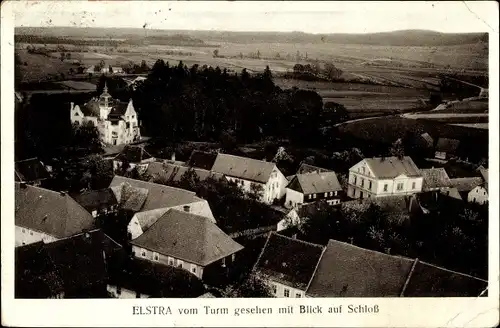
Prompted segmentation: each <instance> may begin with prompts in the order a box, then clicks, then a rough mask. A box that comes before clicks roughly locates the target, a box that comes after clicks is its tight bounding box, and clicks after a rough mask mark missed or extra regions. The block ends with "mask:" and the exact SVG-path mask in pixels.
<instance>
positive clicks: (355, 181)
mask: <svg viewBox="0 0 500 328" xmlns="http://www.w3.org/2000/svg"><path fill="white" fill-rule="evenodd" d="M356 180H357V179H356V176H354V184H356Z"/></svg>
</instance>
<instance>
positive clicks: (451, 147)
mask: <svg viewBox="0 0 500 328" xmlns="http://www.w3.org/2000/svg"><path fill="white" fill-rule="evenodd" d="M458 146H460V140H456V139H448V138H439V139H438V142H437V144H436V151H442V152H446V153H449V152H454V151H456V150H457V149H458Z"/></svg>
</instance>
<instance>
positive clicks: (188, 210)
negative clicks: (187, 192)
mask: <svg viewBox="0 0 500 328" xmlns="http://www.w3.org/2000/svg"><path fill="white" fill-rule="evenodd" d="M184 212H188V213H189V212H190V207H189V205H184Z"/></svg>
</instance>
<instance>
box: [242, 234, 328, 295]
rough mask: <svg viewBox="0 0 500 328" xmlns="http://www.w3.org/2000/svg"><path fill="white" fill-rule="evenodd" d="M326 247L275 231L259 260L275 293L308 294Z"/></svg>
mask: <svg viewBox="0 0 500 328" xmlns="http://www.w3.org/2000/svg"><path fill="white" fill-rule="evenodd" d="M323 250H324V247H323V246H321V245H316V244H312V243H308V242H305V241H302V240H298V239H293V238H289V237H285V236H282V235H280V234H277V233H274V232H271V233H269V235H268V237H267V241H266V243H265V245H264V248H263V249H262V252H261V253H260V255H259V258H258V259H257V262H256V263H255V266H254V268H253V271H252V272H253V274H256V275H258V276H260V277H262V278H263V279H264V280H265V281H266V282H267V284H268V285H269V286H270V287H271V290H272V292H273V294H274V296H275V297H292V298H303V297H305V294H306V291H307V287H308V286H309V282H310V281H311V279H312V277H313V274H314V271H315V269H316V266H317V265H318V261H319V259H320V258H321V254H322V253H323Z"/></svg>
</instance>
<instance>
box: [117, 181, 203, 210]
mask: <svg viewBox="0 0 500 328" xmlns="http://www.w3.org/2000/svg"><path fill="white" fill-rule="evenodd" d="M109 186H110V188H111V189H112V190H113V192H114V193H115V197H116V199H118V201H119V202H120V204H123V202H126V201H127V200H128V199H131V197H135V198H133V199H135V200H134V201H133V202H132V200H130V201H131V202H132V203H134V204H137V206H135V205H134V206H133V207H134V210H135V211H138V210H137V209H136V208H137V207H139V203H141V199H142V198H143V196H144V194H146V195H145V199H144V200H143V201H142V206H141V207H140V209H139V210H140V211H142V212H144V211H150V210H156V209H160V208H167V207H173V206H178V205H183V204H190V203H194V202H199V201H201V200H202V199H201V198H199V197H196V193H194V192H192V191H188V190H184V189H180V188H174V187H169V186H165V185H161V184H157V183H153V182H147V181H141V180H135V179H130V178H125V177H122V176H119V175H115V176H114V178H113V180H112V181H111V184H110V185H109ZM124 187H125V188H129V189H130V191H131V194H127V193H126V194H123V195H122V191H123V188H124ZM130 187H131V188H130ZM126 190H127V189H126ZM134 195H135V196H134Z"/></svg>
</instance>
